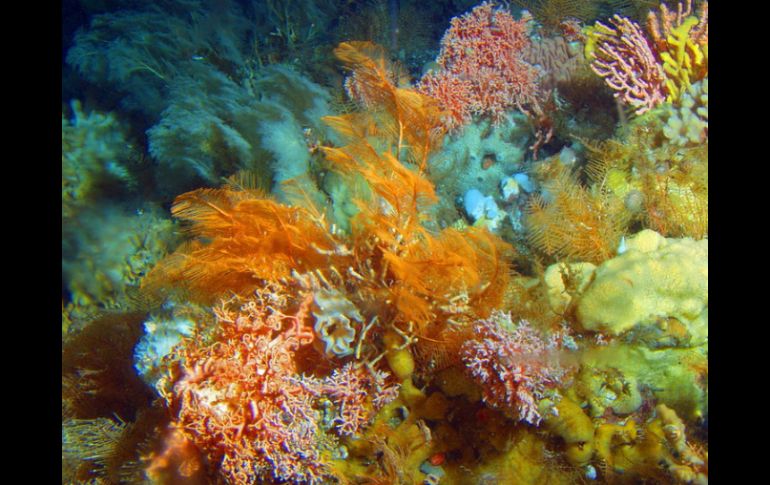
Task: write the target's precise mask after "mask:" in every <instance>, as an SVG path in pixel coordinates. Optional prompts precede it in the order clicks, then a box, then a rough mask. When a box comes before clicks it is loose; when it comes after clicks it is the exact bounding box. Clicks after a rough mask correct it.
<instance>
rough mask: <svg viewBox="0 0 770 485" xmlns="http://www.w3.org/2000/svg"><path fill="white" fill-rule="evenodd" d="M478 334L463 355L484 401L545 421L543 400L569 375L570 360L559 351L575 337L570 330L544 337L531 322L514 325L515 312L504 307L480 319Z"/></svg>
mask: <svg viewBox="0 0 770 485" xmlns="http://www.w3.org/2000/svg"><path fill="white" fill-rule="evenodd" d="M474 333H475V334H476V336H474V338H473V339H472V340H469V341H468V342H466V343H465V344H464V345H463V346H462V348H461V349H460V355H461V357H462V360H463V362H464V363H465V365H466V366H467V368H468V372H469V373H470V375H471V376H472V377H473V378H474V379H476V380H477V381H478V382H479V383H480V384H481V385H482V389H483V396H484V401H486V402H487V403H489V404H491V405H493V406H495V407H497V408H500V409H501V410H502V411H503V412H505V413H506V414H509V415H511V416H512V417H514V418H516V419H518V420H521V421H526V422H528V423H531V424H535V425H537V424H539V423H540V421H541V420H542V417H541V415H540V412H539V410H538V402H539V400H541V399H543V398H544V397H546V391H547V390H548V389H549V388H550V389H553V388H555V387H559V386H562V385H564V384H565V383H566V381H567V379H568V376H569V370H570V365H569V364H567V363H566V362H567V361H564V360H563V361H561V362H560V361H559V358H560V356H559V355H558V354H559V353H560V351H561V349H563V348H564V347H565V342H569V336H568V334H566V333H564V334H562V333H561V332H554V333H552V334H551V335H550V336H548V337H544V336H543V335H542V334H541V333H540V332H538V331H537V330H535V329H534V328H532V327H531V326H530V325H529V323H528V322H527V321H524V320H522V321H520V322H519V323H518V324H517V325H514V324H513V322H512V321H511V316H510V315H507V314H503V313H500V312H494V313H493V314H492V316H491V317H490V318H489V319H487V320H480V321H478V322H476V324H475V326H474Z"/></svg>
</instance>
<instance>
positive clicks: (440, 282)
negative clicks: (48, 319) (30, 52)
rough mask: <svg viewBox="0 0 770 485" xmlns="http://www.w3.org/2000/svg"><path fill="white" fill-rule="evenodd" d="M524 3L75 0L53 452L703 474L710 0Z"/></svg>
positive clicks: (376, 476)
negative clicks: (79, 13) (79, 21)
mask: <svg viewBox="0 0 770 485" xmlns="http://www.w3.org/2000/svg"><path fill="white" fill-rule="evenodd" d="M513 3H514V4H516V5H526V6H527V7H528V8H529V10H531V13H530V12H527V11H524V10H520V9H518V8H516V7H512V6H511V5H509V4H508V3H505V2H504V3H503V4H493V3H491V2H485V3H482V4H480V5H477V6H475V7H472V6H469V5H467V2H433V3H430V2H429V4H426V3H425V2H422V3H420V2H416V1H413V0H401V1H390V0H370V1H368V2H365V3H360V2H348V1H345V0H339V1H337V0H335V1H334V2H331V3H330V4H329V5H328V8H326V7H324V8H322V7H321V2H318V1H316V0H291V1H286V2H279V1H277V0H268V1H266V2H256V3H252V4H249V5H241V4H240V3H238V4H236V3H234V2H230V1H226V2H220V3H218V4H217V5H216V6H214V5H211V4H208V3H206V2H200V1H199V0H162V1H158V2H154V3H152V4H149V3H146V2H135V1H125V2H117V3H116V4H115V6H114V7H107V6H101V7H99V6H95V5H94V4H93V3H92V2H86V3H82V4H81V5H82V8H83V11H84V12H86V11H88V12H91V17H90V24H87V25H84V26H83V28H82V29H81V30H80V31H79V33H75V29H74V28H71V29H70V30H68V33H67V35H66V36H67V37H69V36H72V39H71V43H70V44H68V45H65V47H67V48H68V49H67V50H68V54H67V59H68V61H67V65H64V66H63V71H64V74H65V77H66V82H65V83H64V84H63V95H64V99H68V100H69V99H72V100H78V99H82V100H84V102H83V104H82V105H81V104H80V103H79V102H77V101H73V102H72V103H71V107H72V110H71V112H63V115H62V142H63V145H64V148H65V150H64V151H63V153H62V169H63V173H62V203H63V212H62V216H63V224H64V225H63V228H64V229H63V233H62V236H63V237H62V249H63V251H62V269H63V275H62V480H63V482H67V483H89V484H101V483H145V482H147V483H158V484H171V483H173V484H204V483H230V484H248V483H265V484H278V483H287V484H288V483H296V484H322V483H323V484H348V483H349V484H364V483H368V484H377V483H380V484H411V483H419V484H431V485H436V484H444V485H452V484H471V483H473V484H489V483H522V484H539V483H549V484H554V483H555V484H572V483H660V484H669V483H670V484H674V483H696V484H706V483H708V421H709V413H708V351H709V345H708V27H707V20H708V3H707V2H706V1H698V2H697V3H693V2H690V1H687V0H686V1H685V2H684V3H679V4H678V5H673V4H668V5H664V4H658V3H657V2H653V3H650V2H643V1H632V2H628V1H621V0H607V1H598V2H597V1H590V2H582V3H581V2H575V1H573V0H566V1H565V0H547V1H540V0H538V1H529V0H527V1H523V0H522V1H518V2H513ZM463 11H464V12H465V13H464V14H463V13H462V12H463ZM450 19H451V20H450ZM645 19H646V24H645ZM581 22H590V23H592V24H593V26H591V25H589V26H584V25H582V23H581ZM447 23H449V29H448V30H447V31H446V32H445V33H444V36H443V39H442V40H441V42H440V43H439V40H440V32H441V31H442V30H443V29H444V28H445V27H447ZM88 25H90V27H89V26H88ZM643 26H644V27H646V30H645V28H644V27H643ZM402 29H403V30H402ZM376 30H378V31H376ZM375 38H376V39H379V40H380V42H381V43H382V45H377V44H374V43H372V42H370V40H372V39H375ZM351 39H358V40H351ZM361 39H368V40H361ZM338 42H339V43H338ZM332 43H334V44H335V45H336V47H333V46H332ZM438 49H440V52H438V58H437V63H433V65H432V66H431V65H427V66H424V67H422V66H420V64H421V63H422V62H423V61H425V60H428V59H431V58H434V57H435V56H436V53H437V51H438ZM335 58H336V61H335V60H334V59H335ZM107 88H110V89H109V92H104V93H102V92H103V91H104V90H105V89H107ZM613 95H615V99H613ZM82 106H87V109H84V108H83V107H82ZM161 208H163V209H162V210H163V211H165V210H166V209H170V212H171V216H172V217H173V219H170V218H168V217H167V216H164V215H161V212H160V211H161ZM180 241H181V243H180Z"/></svg>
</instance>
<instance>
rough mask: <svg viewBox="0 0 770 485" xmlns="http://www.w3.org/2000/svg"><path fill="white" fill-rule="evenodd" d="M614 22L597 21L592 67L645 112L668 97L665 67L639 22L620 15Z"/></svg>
mask: <svg viewBox="0 0 770 485" xmlns="http://www.w3.org/2000/svg"><path fill="white" fill-rule="evenodd" d="M610 24H611V27H610V26H607V25H604V24H602V23H601V22H597V23H596V30H595V35H596V37H597V41H596V49H595V52H594V56H595V57H594V59H593V60H592V61H591V69H593V71H594V72H595V73H596V74H597V75H599V76H601V77H602V78H604V81H605V82H606V83H607V85H609V86H610V87H611V88H612V89H613V90H614V91H615V97H617V98H620V99H622V100H623V101H624V102H626V103H628V104H629V105H630V106H632V107H634V108H636V114H642V113H644V112H645V111H648V110H650V109H652V108H654V107H655V106H657V105H658V104H660V103H662V102H663V101H665V99H666V96H665V94H664V91H665V89H664V86H665V76H664V74H663V68H662V67H661V66H660V63H659V62H658V60H657V58H656V56H655V53H654V51H653V49H652V47H651V46H650V44H649V42H648V40H647V38H646V37H645V36H644V33H643V32H642V29H641V28H640V27H639V26H638V25H637V24H635V23H634V22H632V21H630V20H629V19H627V18H625V17H621V16H619V15H615V16H614V17H612V18H611V19H610Z"/></svg>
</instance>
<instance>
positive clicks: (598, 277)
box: [577, 230, 708, 339]
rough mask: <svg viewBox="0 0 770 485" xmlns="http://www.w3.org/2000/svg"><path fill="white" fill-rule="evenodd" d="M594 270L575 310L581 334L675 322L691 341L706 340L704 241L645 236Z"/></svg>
mask: <svg viewBox="0 0 770 485" xmlns="http://www.w3.org/2000/svg"><path fill="white" fill-rule="evenodd" d="M625 245H626V251H625V252H624V253H623V254H620V255H618V256H616V257H615V258H613V259H611V260H609V261H606V262H605V263H603V264H602V265H600V266H598V267H597V268H596V271H595V273H594V279H593V282H592V283H591V284H590V285H589V286H588V287H587V288H586V290H585V292H584V293H583V295H582V296H581V297H580V301H579V302H578V304H577V317H578V320H579V322H580V324H581V325H582V326H583V328H585V329H587V330H593V331H602V332H607V333H609V334H612V335H620V334H621V333H623V332H625V331H627V330H629V329H631V328H632V327H634V326H636V325H642V326H645V325H651V324H655V323H656V322H659V321H660V319H665V318H675V319H676V320H678V321H679V322H681V323H682V324H684V325H685V327H686V328H687V331H688V332H689V334H690V335H691V336H692V337H693V338H695V339H702V338H704V337H705V335H707V333H706V332H707V328H706V327H705V323H706V322H705V320H704V319H705V318H707V314H705V313H704V312H706V311H707V308H708V239H703V240H701V241H694V240H692V239H689V238H685V239H666V238H664V237H662V236H660V235H659V234H657V233H655V232H654V231H650V230H644V231H642V232H640V233H638V234H637V235H635V236H633V237H629V238H628V239H627V240H626V241H625Z"/></svg>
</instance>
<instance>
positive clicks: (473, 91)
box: [418, 2, 538, 129]
mask: <svg viewBox="0 0 770 485" xmlns="http://www.w3.org/2000/svg"><path fill="white" fill-rule="evenodd" d="M529 44H530V41H529V38H528V36H527V27H526V21H525V20H521V21H517V20H515V19H514V18H513V17H512V16H511V14H509V13H508V12H506V11H504V10H502V9H495V8H493V6H492V4H491V3H488V2H485V3H482V4H481V5H479V6H478V7H476V8H474V9H473V10H472V11H470V12H469V13H467V14H465V15H463V16H461V17H455V18H453V19H452V22H451V27H450V28H449V30H447V32H446V33H445V34H444V38H443V39H442V41H441V51H440V53H439V57H438V59H437V62H438V64H439V66H440V69H439V70H438V72H429V73H427V74H426V75H425V76H423V78H422V79H421V80H420V83H419V86H418V90H419V91H420V92H422V93H423V94H427V95H428V96H431V97H433V98H435V99H437V100H438V101H439V103H440V105H441V106H442V107H443V108H444V109H445V110H447V112H448V114H449V116H448V118H447V119H446V120H445V124H446V125H447V127H448V128H450V129H455V128H458V127H460V126H462V125H464V124H467V123H468V122H469V121H470V120H471V117H472V116H473V115H475V114H490V115H491V116H492V118H493V119H494V120H495V121H496V122H499V121H501V120H502V119H503V117H504V114H505V111H506V110H509V109H511V108H518V109H521V110H524V109H525V107H526V106H527V105H528V104H530V103H533V102H535V95H536V92H537V83H536V81H537V75H538V74H537V71H536V70H535V69H534V68H533V67H532V66H530V65H529V64H527V63H526V62H524V60H523V59H522V52H523V51H524V50H525V49H526V48H527V47H528V46H529Z"/></svg>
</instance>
